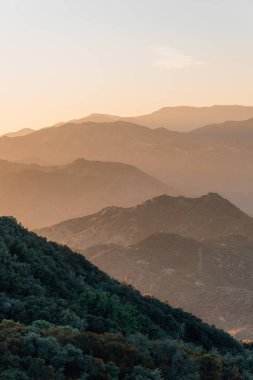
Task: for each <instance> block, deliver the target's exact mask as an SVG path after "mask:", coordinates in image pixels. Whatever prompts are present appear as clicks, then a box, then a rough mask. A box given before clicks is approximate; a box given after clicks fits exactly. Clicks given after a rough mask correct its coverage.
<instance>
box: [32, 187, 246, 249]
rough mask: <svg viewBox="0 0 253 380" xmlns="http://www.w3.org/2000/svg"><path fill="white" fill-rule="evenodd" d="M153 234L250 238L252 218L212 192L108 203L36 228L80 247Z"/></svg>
mask: <svg viewBox="0 0 253 380" xmlns="http://www.w3.org/2000/svg"><path fill="white" fill-rule="evenodd" d="M157 232H168V233H174V234H179V235H182V236H185V237H190V238H193V239H197V240H204V239H210V238H216V237H219V236H224V235H242V236H247V237H251V236H253V218H251V217H249V216H248V215H246V214H245V213H244V212H242V211H241V210H240V209H238V208H237V207H236V206H234V205H233V204H231V203H230V202H229V201H227V200H226V199H224V198H222V197H221V196H220V195H218V194H215V193H209V194H207V195H204V196H202V197H199V198H186V197H183V196H178V197H173V196H168V195H162V196H158V197H155V198H153V199H151V200H148V201H146V202H144V203H142V204H140V205H138V206H134V207H131V208H122V207H108V208H105V209H103V210H101V211H99V212H98V213H96V214H93V215H88V216H85V217H83V218H76V219H71V220H67V221H64V222H61V223H59V224H57V225H54V226H51V227H46V228H43V229H40V230H39V233H40V234H42V235H44V236H46V237H48V238H49V239H51V240H54V241H58V242H61V243H63V244H66V245H69V246H70V247H72V248H73V249H77V250H79V251H80V250H81V251H83V250H84V249H86V248H87V247H89V246H92V245H97V244H107V243H110V244H119V245H122V246H129V245H132V244H135V243H137V242H138V241H140V240H143V239H145V238H147V237H148V236H149V235H151V234H154V233H157Z"/></svg>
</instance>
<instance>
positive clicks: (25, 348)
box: [0, 217, 253, 380]
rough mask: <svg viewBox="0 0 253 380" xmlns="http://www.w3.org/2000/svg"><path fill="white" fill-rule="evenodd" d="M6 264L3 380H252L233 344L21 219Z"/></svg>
mask: <svg viewBox="0 0 253 380" xmlns="http://www.w3.org/2000/svg"><path fill="white" fill-rule="evenodd" d="M0 260H1V266H0V271H1V273H0V291H1V294H0V317H1V320H3V323H2V324H1V325H0V352H1V356H0V373H1V374H0V379H5V380H6V379H23V380H26V379H45V380H46V379H178V380H179V379H180V380H182V379H185V380H186V379H187V380H188V379H192V380H195V379H203V380H204V379H210V380H211V379H227V380H228V379H233V380H238V379H252V375H251V374H250V373H251V372H252V374H253V370H252V365H253V364H252V363H253V356H252V354H251V352H250V351H248V350H246V349H244V348H243V346H242V345H241V344H240V343H239V342H237V341H235V340H234V339H233V338H231V337H230V336H229V335H227V334H226V333H224V332H223V331H221V330H217V329H215V328H214V327H210V326H208V325H206V324H204V323H202V322H201V321H200V320H199V319H197V318H195V317H194V316H192V315H191V314H187V313H185V312H183V311H181V310H179V309H174V308H171V307H170V306H168V305H166V304H163V303H161V302H160V301H158V300H156V299H154V298H151V297H149V296H146V297H143V296H141V294H140V293H139V292H137V291H136V290H134V289H133V288H131V287H128V286H125V285H122V284H120V283H118V282H116V281H114V280H112V279H111V278H110V277H109V276H108V275H106V274H104V273H103V272H101V271H100V270H98V269H97V268H96V267H95V266H93V265H92V264H90V263H89V262H88V261H86V259H85V258H83V257H82V256H81V255H78V254H76V253H73V252H71V251H70V249H68V248H67V247H62V246H59V245H57V244H56V243H48V242H46V240H45V239H43V238H40V237H38V236H37V235H35V234H34V233H30V232H28V231H27V230H25V229H24V228H22V227H21V226H20V225H18V224H17V223H16V221H15V220H14V219H12V218H5V217H2V218H0ZM11 320H12V321H13V322H11Z"/></svg>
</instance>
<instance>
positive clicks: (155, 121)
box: [60, 105, 253, 132]
mask: <svg viewBox="0 0 253 380" xmlns="http://www.w3.org/2000/svg"><path fill="white" fill-rule="evenodd" d="M250 118H253V107H249V106H248V107H247V106H239V105H218V106H217V105H216V106H211V107H189V106H178V107H163V108H161V109H159V110H157V111H155V112H152V113H150V114H147V115H140V116H133V117H122V116H116V115H106V114H99V113H94V114H91V115H89V116H86V117H84V118H81V119H76V120H71V122H72V123H78V124H79V123H83V122H90V121H92V122H95V123H105V122H113V121H120V120H121V121H126V122H130V123H134V124H140V125H144V126H146V127H149V128H167V129H169V130H174V131H178V132H186V131H190V130H192V129H195V128H198V127H202V126H204V125H206V124H214V123H222V122H224V121H228V120H234V121H240V120H246V119H250ZM62 124H64V123H61V124H60V125H62Z"/></svg>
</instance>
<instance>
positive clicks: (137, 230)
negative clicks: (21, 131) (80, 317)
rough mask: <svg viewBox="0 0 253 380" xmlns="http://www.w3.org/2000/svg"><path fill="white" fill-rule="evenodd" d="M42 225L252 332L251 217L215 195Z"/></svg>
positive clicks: (49, 233)
mask: <svg viewBox="0 0 253 380" xmlns="http://www.w3.org/2000/svg"><path fill="white" fill-rule="evenodd" d="M38 232H39V233H40V234H42V235H43V236H46V237H47V238H49V239H51V240H55V241H58V242H60V243H63V244H67V245H69V246H70V247H71V248H73V249H75V250H77V251H79V252H81V253H83V254H84V255H85V256H86V257H88V258H89V259H90V260H91V261H92V262H93V263H95V264H96V265H97V266H98V267H100V268H101V269H103V270H104V271H105V272H107V273H109V274H110V275H111V276H113V277H115V278H117V279H118V280H120V281H125V282H127V283H130V284H133V285H134V286H135V287H136V288H138V289H139V290H141V291H142V292H143V293H150V294H153V295H155V296H156V297H158V298H160V299H162V300H168V302H169V303H170V304H172V305H174V306H176V307H182V308H184V309H185V310H187V311H190V312H192V313H194V314H196V315H198V316H199V317H201V318H202V319H204V320H205V321H208V322H209V323H211V324H214V325H216V326H219V327H221V328H224V329H226V330H227V331H231V332H232V333H234V334H237V336H238V337H241V338H245V339H246V338H249V337H251V338H252V339H253V335H252V330H253V324H252V309H253V296H252V294H253V286H252V270H253V240H252V239H253V238H252V237H253V220H252V218H250V217H249V216H248V215H246V214H244V213H243V212H242V211H241V210H239V209H238V208H237V207H235V206H234V205H233V204H231V203H230V202H228V201H227V200H225V199H224V198H222V197H221V196H219V195H218V194H212V193H211V194H207V195H205V196H202V197H200V198H185V197H171V196H166V195H164V196H159V197H156V198H154V199H152V200H150V201H146V202H145V203H143V204H141V205H139V206H137V207H131V208H118V207H109V208H107V209H104V210H102V211H100V212H98V213H96V214H94V215H90V216H86V217H84V218H77V219H73V220H68V221H66V222H63V223H60V224H58V225H55V226H52V227H48V228H45V229H41V230H39V231H38ZM214 304H215V307H214ZM232 330H233V331H232Z"/></svg>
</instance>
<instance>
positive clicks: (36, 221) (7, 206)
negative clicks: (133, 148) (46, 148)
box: [0, 159, 170, 228]
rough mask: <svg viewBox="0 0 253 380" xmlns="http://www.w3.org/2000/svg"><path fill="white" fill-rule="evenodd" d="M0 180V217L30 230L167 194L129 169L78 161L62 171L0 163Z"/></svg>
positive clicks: (132, 168) (151, 180)
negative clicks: (10, 218) (8, 217)
mask: <svg viewBox="0 0 253 380" xmlns="http://www.w3.org/2000/svg"><path fill="white" fill-rule="evenodd" d="M0 179H1V187H0V214H1V215H13V216H15V217H17V218H19V219H20V220H21V221H22V223H24V224H25V225H26V226H31V227H33V228H38V227H42V226H46V225H51V224H53V223H57V222H60V221H62V220H65V219H68V218H73V217H78V216H80V215H84V214H90V213H93V212H96V211H97V210H99V209H101V208H102V207H106V206H109V205H111V204H115V205H120V206H131V205H133V204H136V202H139V201H142V200H145V199H148V198H149V197H150V196H154V195H157V194H162V193H166V192H169V191H170V189H169V188H168V187H167V186H166V185H164V184H162V183H161V182H159V181H157V180H156V179H154V178H152V177H150V176H149V175H146V174H145V173H143V172H141V171H140V170H138V169H136V168H135V167H133V166H130V165H124V164H120V163H106V162H93V161H86V160H83V159H80V160H77V161H75V162H73V163H72V164H69V165H66V166H62V167H56V166H54V167H41V166H38V165H33V166H30V165H24V164H14V163H9V162H5V161H0Z"/></svg>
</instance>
